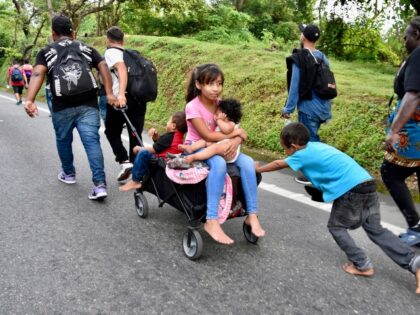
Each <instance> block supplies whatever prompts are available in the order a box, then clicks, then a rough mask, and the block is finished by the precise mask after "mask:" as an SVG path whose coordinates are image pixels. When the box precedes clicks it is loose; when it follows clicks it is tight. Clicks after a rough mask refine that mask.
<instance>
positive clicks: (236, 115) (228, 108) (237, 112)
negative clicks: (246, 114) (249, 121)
mask: <svg viewBox="0 0 420 315" xmlns="http://www.w3.org/2000/svg"><path fill="white" fill-rule="evenodd" d="M219 109H220V110H221V111H222V113H224V114H226V117H227V119H229V120H230V121H233V122H234V123H235V124H237V123H239V122H240V121H241V118H242V106H241V103H240V102H239V101H238V100H235V99H233V98H227V99H224V100H222V101H221V102H220V103H219Z"/></svg>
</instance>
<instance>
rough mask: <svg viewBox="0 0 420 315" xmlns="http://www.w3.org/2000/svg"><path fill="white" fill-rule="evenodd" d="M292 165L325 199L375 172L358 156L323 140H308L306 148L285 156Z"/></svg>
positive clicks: (332, 197) (337, 195)
mask: <svg viewBox="0 0 420 315" xmlns="http://www.w3.org/2000/svg"><path fill="white" fill-rule="evenodd" d="M285 161H286V163H287V165H289V167H290V168H291V169H292V170H294V171H295V172H296V171H299V170H300V171H301V172H302V173H303V175H305V177H306V178H307V179H309V180H310V181H311V183H312V185H314V186H315V187H316V188H318V189H319V190H321V191H322V192H323V198H324V200H325V201H326V202H329V201H332V200H335V199H337V198H338V197H340V196H342V195H343V194H345V193H346V192H348V191H349V190H350V189H352V188H353V187H355V186H357V185H358V184H360V183H362V182H364V181H367V180H369V179H372V176H370V175H369V173H368V172H367V171H366V170H365V169H364V168H363V167H361V166H360V165H359V164H357V162H356V161H355V160H353V159H352V158H351V157H350V156H348V155H347V154H345V153H343V152H341V151H340V150H337V149H336V148H334V147H332V146H330V145H328V144H325V143H322V142H308V144H307V145H306V147H305V148H304V149H301V150H298V151H296V152H295V153H293V154H292V155H291V156H289V157H288V158H286V160H285Z"/></svg>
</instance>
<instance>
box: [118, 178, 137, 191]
mask: <svg viewBox="0 0 420 315" xmlns="http://www.w3.org/2000/svg"><path fill="white" fill-rule="evenodd" d="M141 186H142V185H141V183H140V182H135V181H133V180H130V181H128V182H127V183H126V184H124V185H122V186H120V188H119V189H120V191H129V190H132V189H138V188H141Z"/></svg>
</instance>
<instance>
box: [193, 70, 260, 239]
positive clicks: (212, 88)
mask: <svg viewBox="0 0 420 315" xmlns="http://www.w3.org/2000/svg"><path fill="white" fill-rule="evenodd" d="M223 83H224V75H223V72H222V70H220V68H219V67H218V66H217V65H215V64H204V65H201V66H198V67H197V68H195V69H194V70H193V72H192V75H191V79H190V82H189V84H188V90H187V97H186V101H187V105H186V107H185V114H186V119H187V125H188V132H187V136H186V139H185V142H186V143H194V142H197V141H199V140H204V141H206V142H218V141H221V140H224V139H228V140H227V143H228V145H227V148H226V150H225V154H223V156H225V157H227V158H226V160H231V159H233V158H234V156H235V155H236V153H237V150H238V147H239V145H240V144H241V143H242V141H243V140H244V139H246V137H247V135H246V132H245V131H244V130H243V129H241V128H238V129H235V130H233V131H232V132H231V133H229V134H224V133H223V132H218V131H215V129H216V127H217V126H216V121H215V119H214V115H215V114H216V112H217V109H218V106H219V98H220V95H221V94H222V91H223ZM226 160H225V159H224V158H223V157H222V156H220V155H213V156H212V157H210V158H208V159H207V160H206V161H205V162H206V164H207V165H208V166H209V167H210V171H209V174H208V177H207V184H206V191H207V210H206V222H205V223H204V230H205V231H206V232H207V233H208V234H209V235H210V236H211V237H212V238H213V239H214V240H215V241H217V242H219V243H222V244H226V245H229V244H232V243H233V240H232V239H231V238H230V237H229V236H228V235H226V233H225V232H224V231H223V230H222V227H221V226H220V224H219V222H218V220H217V218H218V211H217V209H218V205H219V200H220V197H221V195H222V193H223V186H224V182H225V176H226ZM234 164H235V165H237V166H238V168H239V170H240V175H241V183H242V187H243V190H244V195H245V201H246V211H247V217H246V219H245V224H248V225H249V226H250V227H251V231H252V233H253V234H254V235H255V236H257V237H263V236H264V235H265V231H264V230H263V228H262V227H261V225H260V222H259V220H258V217H257V208H258V194H257V177H256V174H255V166H254V161H253V160H252V159H251V158H250V157H249V156H247V155H245V154H243V153H240V154H239V156H238V158H237V159H236V161H235V162H234Z"/></svg>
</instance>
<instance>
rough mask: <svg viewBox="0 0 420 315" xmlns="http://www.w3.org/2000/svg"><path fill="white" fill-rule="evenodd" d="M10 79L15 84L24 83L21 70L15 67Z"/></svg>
mask: <svg viewBox="0 0 420 315" xmlns="http://www.w3.org/2000/svg"><path fill="white" fill-rule="evenodd" d="M10 79H11V80H12V82H15V83H17V82H22V81H23V75H22V72H21V71H20V69H19V68H16V67H13V70H12V73H11V74H10Z"/></svg>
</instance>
